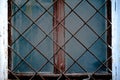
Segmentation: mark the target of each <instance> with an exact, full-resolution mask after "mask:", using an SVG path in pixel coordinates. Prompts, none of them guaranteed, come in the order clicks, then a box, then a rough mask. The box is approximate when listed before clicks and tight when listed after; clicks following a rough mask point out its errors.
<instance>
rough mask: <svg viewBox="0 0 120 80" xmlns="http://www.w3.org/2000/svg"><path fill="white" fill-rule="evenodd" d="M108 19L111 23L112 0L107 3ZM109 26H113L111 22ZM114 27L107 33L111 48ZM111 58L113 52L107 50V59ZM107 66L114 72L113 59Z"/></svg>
mask: <svg viewBox="0 0 120 80" xmlns="http://www.w3.org/2000/svg"><path fill="white" fill-rule="evenodd" d="M106 5H107V18H108V20H110V22H111V0H108V1H107V4H106ZM108 26H112V25H111V24H110V23H109V21H107V27H108ZM111 28H112V27H110V29H109V30H108V31H107V43H108V44H109V45H110V46H111V44H112V40H111V39H112V29H111ZM110 56H112V50H111V49H110V48H107V58H109V57H110ZM107 66H108V67H109V68H110V69H111V70H112V59H110V61H109V62H108V63H107Z"/></svg>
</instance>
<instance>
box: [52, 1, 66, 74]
mask: <svg viewBox="0 0 120 80" xmlns="http://www.w3.org/2000/svg"><path fill="white" fill-rule="evenodd" d="M64 14H65V13H64V1H63V0H57V1H56V3H55V5H54V16H55V18H53V28H55V27H56V25H58V24H59V23H60V22H61V20H62V19H64V16H65V15H64ZM61 24H62V25H64V24H65V22H64V20H63V21H62V22H61ZM61 24H59V25H58V26H57V28H56V29H55V30H54V31H53V38H54V40H55V41H56V43H58V44H59V46H60V47H62V45H64V42H65V29H64V27H63V26H62V25H61ZM53 46H54V55H55V57H54V64H55V67H57V68H58V69H56V68H55V67H54V73H60V71H61V72H63V71H64V70H65V53H64V51H63V50H62V49H61V50H59V52H58V53H56V52H57V50H58V49H59V47H58V46H57V45H56V44H55V43H54V44H53ZM55 53H56V54H55Z"/></svg>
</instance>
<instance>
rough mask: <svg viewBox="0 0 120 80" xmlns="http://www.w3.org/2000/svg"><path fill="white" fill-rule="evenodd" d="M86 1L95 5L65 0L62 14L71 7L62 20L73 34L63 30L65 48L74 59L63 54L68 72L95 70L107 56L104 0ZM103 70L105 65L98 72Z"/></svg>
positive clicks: (82, 1)
mask: <svg viewBox="0 0 120 80" xmlns="http://www.w3.org/2000/svg"><path fill="white" fill-rule="evenodd" d="M88 1H89V2H90V4H92V6H94V7H95V8H93V7H92V6H91V5H90V4H89V3H88V2H87V0H65V2H66V5H65V15H66V16H67V14H69V13H70V12H71V9H73V10H74V11H73V12H71V13H70V14H69V15H68V16H67V18H66V19H65V26H66V28H67V29H68V30H69V31H70V32H71V33H72V34H73V35H74V37H73V35H71V33H70V32H69V31H68V30H66V31H65V40H66V45H65V49H66V52H67V53H68V54H69V55H71V57H72V58H73V59H72V58H70V56H69V55H67V54H66V72H67V73H83V72H94V71H96V70H97V68H98V67H99V66H100V65H101V62H104V61H106V59H107V46H106V44H105V42H106V36H107V33H104V32H105V30H106V20H105V17H106V4H104V3H105V0H88ZM79 2H81V3H80V4H79V5H78V3H79ZM76 5H78V6H77V7H76ZM96 10H98V11H99V12H96ZM103 16H104V17H103ZM103 33H104V34H103ZM102 34H103V35H102ZM99 36H101V38H99ZM71 37H72V38H71ZM68 40H69V41H68ZM67 41H68V42H67ZM96 57H97V58H96ZM75 61H76V62H75ZM105 71H106V68H105V67H101V68H100V70H99V71H98V72H105Z"/></svg>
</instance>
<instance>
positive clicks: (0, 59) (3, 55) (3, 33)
mask: <svg viewBox="0 0 120 80" xmlns="http://www.w3.org/2000/svg"><path fill="white" fill-rule="evenodd" d="M7 60H8V56H7V0H1V2H0V80H8V79H7V72H8V71H7V67H8V66H7V63H8V61H7Z"/></svg>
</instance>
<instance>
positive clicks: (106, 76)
mask: <svg viewBox="0 0 120 80" xmlns="http://www.w3.org/2000/svg"><path fill="white" fill-rule="evenodd" d="M33 75H34V73H16V76H17V77H18V78H19V79H23V78H24V79H29V78H31V77H32V76H33ZM61 75H62V74H53V73H39V74H37V75H36V76H35V78H40V76H42V77H44V78H45V79H47V80H48V79H57V78H59V77H60V76H61ZM91 75H92V77H93V78H95V79H111V78H112V74H111V73H102V74H101V73H95V74H94V75H93V74H92V73H87V74H86V73H67V74H63V76H62V77H64V76H67V77H68V78H70V79H84V78H88V76H91ZM8 77H9V79H15V77H14V76H12V75H11V74H10V73H9V76H8Z"/></svg>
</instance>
